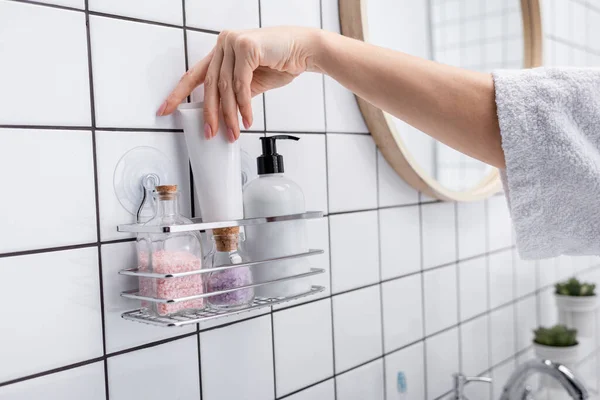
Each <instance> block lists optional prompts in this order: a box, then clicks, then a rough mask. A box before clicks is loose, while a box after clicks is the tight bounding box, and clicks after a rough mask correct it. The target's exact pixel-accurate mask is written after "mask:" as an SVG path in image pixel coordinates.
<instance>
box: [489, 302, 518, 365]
mask: <svg viewBox="0 0 600 400" xmlns="http://www.w3.org/2000/svg"><path fill="white" fill-rule="evenodd" d="M490 329H491V336H490V340H491V353H490V361H491V363H492V365H497V364H499V363H501V362H503V361H504V360H506V359H507V358H509V357H510V356H512V355H513V354H514V353H515V318H514V306H513V305H512V304H511V305H508V306H506V307H502V308H500V309H498V310H495V311H492V312H491V313H490Z"/></svg>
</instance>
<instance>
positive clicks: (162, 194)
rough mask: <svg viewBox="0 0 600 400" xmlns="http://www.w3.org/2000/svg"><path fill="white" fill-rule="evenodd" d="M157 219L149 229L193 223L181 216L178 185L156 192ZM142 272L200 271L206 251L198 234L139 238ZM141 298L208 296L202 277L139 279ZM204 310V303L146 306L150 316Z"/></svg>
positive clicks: (195, 300)
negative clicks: (204, 293) (203, 294)
mask: <svg viewBox="0 0 600 400" xmlns="http://www.w3.org/2000/svg"><path fill="white" fill-rule="evenodd" d="M152 195H153V198H154V204H155V207H156V208H155V215H154V217H153V218H152V219H150V220H149V221H148V222H146V223H145V224H144V225H145V226H163V225H179V224H181V225H183V224H189V223H192V221H190V220H189V219H188V218H185V217H184V216H182V215H181V214H180V213H179V203H178V197H179V192H178V191H177V185H162V186H156V188H155V190H154V192H153V194H152ZM137 250H138V271H142V272H152V273H158V274H174V273H180V272H192V271H199V270H200V269H201V268H202V247H201V240H200V235H199V233H198V232H177V233H143V234H139V235H138V238H137ZM139 286H140V295H142V296H146V297H152V298H156V299H163V300H165V299H169V300H172V299H177V298H182V297H188V296H194V295H198V294H202V293H203V292H204V286H203V282H202V277H201V275H200V274H192V275H187V276H182V277H175V278H147V277H140V278H139ZM202 308H204V299H194V300H186V301H181V302H175V303H154V302H148V301H144V302H142V309H143V310H144V311H146V312H148V313H151V314H154V315H158V316H166V315H173V314H177V313H181V312H185V311H191V310H199V309H202Z"/></svg>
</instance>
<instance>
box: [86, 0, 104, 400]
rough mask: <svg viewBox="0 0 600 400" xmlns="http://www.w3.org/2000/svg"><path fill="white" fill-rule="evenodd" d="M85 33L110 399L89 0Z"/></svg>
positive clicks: (97, 235) (101, 306)
mask: <svg viewBox="0 0 600 400" xmlns="http://www.w3.org/2000/svg"><path fill="white" fill-rule="evenodd" d="M84 4H85V34H86V48H87V64H88V73H89V75H88V81H89V82H88V84H89V85H90V86H89V90H90V120H91V123H92V163H93V167H94V200H95V203H96V241H97V244H98V249H97V251H98V279H99V284H100V288H99V291H100V318H102V354H103V355H104V361H103V367H104V390H105V396H106V400H109V398H110V394H109V386H108V363H107V361H106V315H105V310H104V280H103V279H104V278H103V274H102V249H101V246H100V243H101V240H102V238H101V232H100V196H99V187H98V152H97V148H96V130H95V127H96V105H95V96H94V73H93V63H92V40H91V28H90V16H89V0H85V3H84Z"/></svg>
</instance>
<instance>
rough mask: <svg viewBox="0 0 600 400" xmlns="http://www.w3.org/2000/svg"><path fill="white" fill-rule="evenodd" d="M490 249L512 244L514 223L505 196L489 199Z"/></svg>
mask: <svg viewBox="0 0 600 400" xmlns="http://www.w3.org/2000/svg"><path fill="white" fill-rule="evenodd" d="M487 207H488V225H487V229H488V240H489V242H488V243H489V250H490V251H494V250H499V249H502V248H505V247H509V246H511V245H512V223H511V221H510V214H509V212H508V206H507V205H506V199H505V198H504V196H494V197H490V198H489V199H488V200H487Z"/></svg>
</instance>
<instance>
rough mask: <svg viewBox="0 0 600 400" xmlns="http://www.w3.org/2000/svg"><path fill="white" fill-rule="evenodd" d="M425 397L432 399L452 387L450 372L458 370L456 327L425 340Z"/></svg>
mask: <svg viewBox="0 0 600 400" xmlns="http://www.w3.org/2000/svg"><path fill="white" fill-rule="evenodd" d="M425 354H426V365H427V399H428V400H433V399H435V398H437V397H439V396H441V395H442V394H444V393H446V392H447V391H449V390H450V389H452V374H454V373H456V371H458V328H453V329H450V330H448V331H445V332H442V333H440V334H439V335H435V336H432V337H430V338H428V339H427V340H425Z"/></svg>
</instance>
